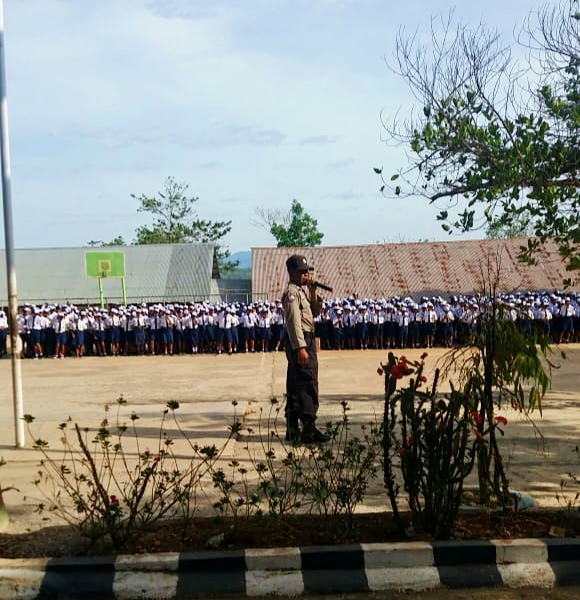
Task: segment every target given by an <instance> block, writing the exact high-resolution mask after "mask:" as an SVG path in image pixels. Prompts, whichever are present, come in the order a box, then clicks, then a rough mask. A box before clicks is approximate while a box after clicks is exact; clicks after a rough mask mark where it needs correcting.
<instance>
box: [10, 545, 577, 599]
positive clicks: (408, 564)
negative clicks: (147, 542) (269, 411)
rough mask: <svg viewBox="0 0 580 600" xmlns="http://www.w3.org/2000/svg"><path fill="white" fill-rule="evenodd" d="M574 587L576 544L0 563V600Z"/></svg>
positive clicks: (400, 547)
mask: <svg viewBox="0 0 580 600" xmlns="http://www.w3.org/2000/svg"><path fill="white" fill-rule="evenodd" d="M564 585H580V540H575V539H569V540H530V539H527V540H512V541H505V540H499V541H489V542H486V541H477V542H456V541H453V542H435V543H433V544H430V543H427V542H410V543H399V544H360V545H350V546H324V547H309V548H274V549H252V550H240V551H231V552H199V553H191V554H149V555H140V556H118V557H116V558H70V559H26V560H25V559H2V560H0V599H2V600H36V599H41V600H58V599H61V598H72V599H74V600H84V599H85V598H87V599H88V598H91V599H97V598H98V599H108V598H111V599H113V598H114V599H116V600H133V599H135V600H136V599H148V598H151V599H153V598H155V599H165V598H166V599H171V600H173V599H181V598H183V599H186V598H199V597H208V596H209V597H219V596H223V597H232V596H247V597H254V596H265V595H280V596H299V595H306V594H325V593H349V592H377V591H384V590H416V591H422V590H428V589H435V588H469V587H498V586H508V587H555V586H564Z"/></svg>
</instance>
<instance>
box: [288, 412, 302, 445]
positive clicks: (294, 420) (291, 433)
mask: <svg viewBox="0 0 580 600" xmlns="http://www.w3.org/2000/svg"><path fill="white" fill-rule="evenodd" d="M286 441H287V442H298V441H300V425H299V422H298V416H297V415H287V416H286Z"/></svg>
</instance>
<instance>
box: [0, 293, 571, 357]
mask: <svg viewBox="0 0 580 600" xmlns="http://www.w3.org/2000/svg"><path fill="white" fill-rule="evenodd" d="M500 306H501V318H504V319H511V320H513V321H516V322H517V323H518V324H519V326H520V327H521V328H522V331H525V332H529V333H532V331H537V332H539V333H540V334H541V335H545V336H549V338H550V339H551V341H553V342H555V343H568V342H574V341H579V340H580V337H579V336H580V294H578V295H576V294H566V293H563V292H554V293H532V292H529V293H519V294H510V295H507V294H506V295H502V296H500ZM488 307H489V302H488V300H487V299H486V298H483V297H481V296H452V297H450V298H448V299H443V298H442V297H440V296H438V297H422V298H420V299H418V300H414V299H413V298H410V297H406V298H402V297H397V296H395V297H390V298H380V299H369V298H363V299H361V298H358V297H357V295H356V294H355V295H351V296H349V297H348V298H341V299H335V300H329V301H325V302H324V307H323V311H322V314H321V315H320V316H319V317H317V320H316V321H317V322H316V333H317V336H318V337H319V338H320V345H321V348H322V349H323V350H366V349H367V348H374V349H381V348H415V347H416V348H420V347H425V348H429V347H432V346H437V345H439V346H448V347H450V346H453V345H454V344H463V343H469V340H470V338H471V336H472V335H473V334H474V333H475V331H476V330H477V324H478V322H479V320H480V318H481V314H482V312H483V311H486V310H488ZM18 323H19V325H18V327H19V335H20V338H21V340H22V356H23V357H25V358H32V359H40V358H48V357H51V358H55V359H62V358H65V357H68V356H74V357H79V358H80V357H83V356H85V355H92V356H119V355H146V354H148V355H155V354H162V355H174V354H184V353H185V354H199V353H214V354H223V353H225V354H235V353H242V352H243V353H246V352H271V351H278V350H283V349H284V331H285V329H284V311H283V308H282V304H281V302H280V301H274V302H265V301H263V302H256V303H253V304H249V305H245V304H242V303H238V302H235V303H217V304H211V303H209V302H200V303H186V304H176V303H167V304H163V305H162V304H147V303H142V304H140V305H131V306H112V307H109V308H108V309H104V308H97V307H90V306H88V307H77V306H74V305H69V304H58V305H42V306H30V305H26V306H24V307H23V308H22V310H21V312H20V314H19V318H18ZM7 333H8V320H7V318H6V313H5V312H4V311H1V310H0V356H5V355H6V354H7V347H6V346H7V344H6V341H7Z"/></svg>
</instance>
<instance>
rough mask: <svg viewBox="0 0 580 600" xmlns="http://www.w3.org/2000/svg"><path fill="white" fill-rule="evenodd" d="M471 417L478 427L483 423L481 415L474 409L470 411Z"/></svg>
mask: <svg viewBox="0 0 580 600" xmlns="http://www.w3.org/2000/svg"><path fill="white" fill-rule="evenodd" d="M471 418H472V419H473V421H474V422H475V424H476V425H477V426H478V427H479V426H481V425H483V417H482V416H481V415H480V414H479V413H478V412H477V411H476V410H472V411H471Z"/></svg>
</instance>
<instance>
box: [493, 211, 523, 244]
mask: <svg viewBox="0 0 580 600" xmlns="http://www.w3.org/2000/svg"><path fill="white" fill-rule="evenodd" d="M533 235H534V224H533V223H532V222H531V221H528V220H527V219H526V218H525V217H524V216H523V215H516V216H511V217H510V218H509V219H506V218H504V215H500V216H499V217H496V218H494V219H493V220H492V221H491V222H490V223H488V225H487V227H486V228H485V237H486V238H488V239H490V240H501V239H506V238H527V237H530V236H533Z"/></svg>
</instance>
